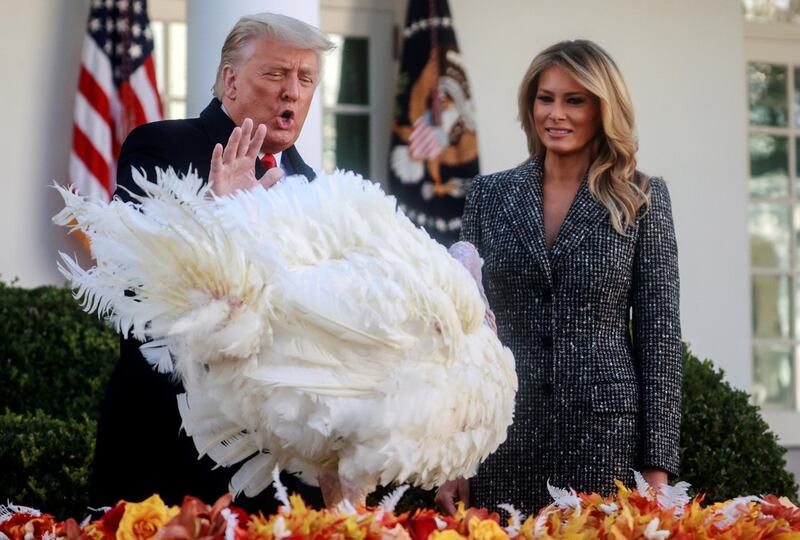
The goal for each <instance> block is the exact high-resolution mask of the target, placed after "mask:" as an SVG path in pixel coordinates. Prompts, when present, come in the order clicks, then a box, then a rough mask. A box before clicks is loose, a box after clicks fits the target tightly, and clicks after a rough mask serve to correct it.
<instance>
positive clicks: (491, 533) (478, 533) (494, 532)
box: [469, 519, 508, 540]
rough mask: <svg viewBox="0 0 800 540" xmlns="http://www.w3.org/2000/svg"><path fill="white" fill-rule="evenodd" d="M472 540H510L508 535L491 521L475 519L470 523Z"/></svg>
mask: <svg viewBox="0 0 800 540" xmlns="http://www.w3.org/2000/svg"><path fill="white" fill-rule="evenodd" d="M469 538H470V540H508V533H506V531H504V530H503V529H502V528H501V527H500V525H498V524H497V522H496V521H494V520H491V519H484V520H479V519H473V520H471V521H470V522H469Z"/></svg>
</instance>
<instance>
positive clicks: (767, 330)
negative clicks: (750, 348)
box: [753, 274, 790, 338]
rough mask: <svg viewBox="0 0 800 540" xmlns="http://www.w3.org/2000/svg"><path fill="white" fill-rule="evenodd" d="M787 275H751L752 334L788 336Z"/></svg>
mask: <svg viewBox="0 0 800 540" xmlns="http://www.w3.org/2000/svg"><path fill="white" fill-rule="evenodd" d="M789 304H790V302H789V277H788V276H764V275H758V274H757V275H754V276H753V335H754V336H755V337H757V338H788V337H790V336H789V333H790V328H789V307H790V306H789Z"/></svg>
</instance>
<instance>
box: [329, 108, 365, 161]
mask: <svg viewBox="0 0 800 540" xmlns="http://www.w3.org/2000/svg"><path fill="white" fill-rule="evenodd" d="M322 140H323V142H322V146H323V148H324V152H323V167H324V168H325V170H326V171H328V172H330V171H332V170H333V169H347V170H351V171H355V172H357V173H359V174H361V175H364V176H367V177H368V176H369V174H370V159H369V153H370V144H369V116H368V115H365V114H350V113H337V112H328V113H326V114H325V118H324V120H323V125H322Z"/></svg>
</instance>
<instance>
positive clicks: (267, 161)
mask: <svg viewBox="0 0 800 540" xmlns="http://www.w3.org/2000/svg"><path fill="white" fill-rule="evenodd" d="M261 164H262V165H264V168H265V169H266V170H270V169H272V168H274V167H277V166H278V163H277V162H276V161H275V156H273V155H272V154H269V153H268V154H264V157H262V158H261Z"/></svg>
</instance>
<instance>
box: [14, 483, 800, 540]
mask: <svg viewBox="0 0 800 540" xmlns="http://www.w3.org/2000/svg"><path fill="white" fill-rule="evenodd" d="M639 480H640V481H639V482H638V483H637V485H638V488H637V489H634V490H630V489H627V488H626V487H624V486H623V485H622V484H621V483H618V484H617V488H618V491H617V493H616V494H615V495H612V496H609V497H601V496H600V495H597V494H583V493H580V494H578V493H575V492H574V491H571V490H570V491H568V490H562V489H558V488H551V494H552V495H553V498H554V502H553V503H552V504H550V505H549V506H547V507H545V508H543V509H542V510H541V511H540V512H539V513H538V514H537V515H535V516H530V517H527V518H526V517H525V516H523V515H521V514H520V513H519V512H518V511H516V510H515V509H514V508H513V507H511V506H510V505H503V506H501V508H502V509H503V511H504V512H507V513H508V517H507V518H506V519H505V520H504V521H501V519H500V516H499V515H498V514H497V513H490V512H488V511H487V510H485V509H481V510H478V509H465V508H464V507H463V506H460V507H459V508H458V511H457V512H456V514H455V515H454V516H444V515H441V514H439V513H437V512H435V511H433V510H416V511H414V512H406V513H402V514H399V515H398V514H396V513H395V512H394V508H395V505H396V504H397V502H398V501H399V500H400V498H401V497H402V495H403V492H404V488H400V489H398V490H397V491H395V492H394V493H392V494H391V495H389V496H387V497H386V498H384V499H383V501H381V503H380V504H379V505H378V506H377V507H374V508H367V507H354V506H352V505H350V504H349V503H347V502H344V503H342V504H339V505H338V506H337V507H336V508H333V509H323V510H315V509H313V508H311V507H309V506H306V504H305V503H304V502H303V500H302V499H301V498H300V497H299V496H297V495H292V496H287V494H286V492H285V490H284V489H283V488H282V487H281V486H278V489H277V493H278V498H279V499H280V500H281V503H282V506H281V507H280V508H279V510H278V513H277V514H275V515H272V516H268V517H267V516H264V515H263V514H257V515H248V514H246V513H245V512H243V511H242V510H240V509H237V508H236V507H235V506H231V497H230V495H226V496H224V497H222V498H220V499H219V500H218V501H217V502H216V503H215V504H214V505H213V506H208V505H207V504H205V503H203V502H202V501H200V500H198V499H196V498H193V497H186V498H185V499H184V501H183V504H182V505H181V506H180V507H177V506H172V507H170V506H167V505H166V504H164V502H163V501H162V500H161V498H160V497H159V496H158V495H153V496H152V497H150V498H148V499H146V500H144V501H142V502H138V503H133V502H124V501H123V502H120V503H119V504H117V505H116V506H114V507H113V508H110V509H107V510H106V511H105V513H104V514H103V515H102V516H101V517H100V518H99V519H96V520H94V521H92V520H91V518H87V519H85V520H84V521H83V522H82V523H80V524H79V523H78V522H77V521H75V520H74V519H71V518H70V519H67V520H65V521H56V520H55V518H54V517H53V516H51V515H48V514H42V513H41V512H39V511H37V510H34V509H31V508H25V507H21V506H16V505H13V504H9V505H8V506H0V540H62V539H63V540H284V539H288V540H351V539H352V540H510V539H516V540H532V539H542V540H550V539H556V538H568V539H590V538H611V539H623V538H644V539H647V540H662V539H667V538H674V539H686V540H688V539H707V538H719V539H734V538H736V539H739V538H742V539H776V540H777V539H780V540H790V539H795V540H800V509H798V508H797V507H796V506H794V505H793V504H792V503H791V502H789V501H788V500H786V499H778V498H776V497H774V496H765V497H755V496H752V497H739V498H736V499H733V500H729V501H726V502H723V503H717V504H711V505H704V504H702V503H703V500H702V497H696V498H694V499H690V498H689V497H688V495H687V489H688V487H689V486H688V485H687V484H685V483H679V484H677V485H676V486H664V487H663V488H662V489H659V490H653V489H651V488H649V487H648V486H647V485H646V484H645V483H644V482H643V481H641V479H639Z"/></svg>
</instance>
